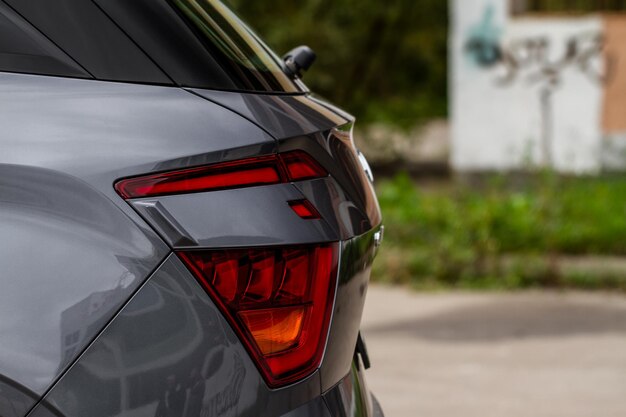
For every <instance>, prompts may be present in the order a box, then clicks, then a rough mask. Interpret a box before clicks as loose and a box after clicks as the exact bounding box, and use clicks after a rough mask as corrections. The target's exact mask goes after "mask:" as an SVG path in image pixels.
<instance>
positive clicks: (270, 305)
mask: <svg viewBox="0 0 626 417" xmlns="http://www.w3.org/2000/svg"><path fill="white" fill-rule="evenodd" d="M337 253H338V244H335V243H333V244H321V245H310V246H294V247H282V248H266V249H233V250H223V251H215V250H211V251H185V252H179V255H180V257H181V259H182V260H183V262H184V263H185V264H186V265H187V267H188V268H189V269H190V270H191V271H192V272H193V274H194V275H195V277H196V278H197V279H198V281H199V282H200V283H201V285H202V286H203V287H204V288H205V290H206V291H207V292H208V293H209V295H210V296H211V298H212V299H213V300H214V301H215V302H216V304H217V305H218V306H219V308H220V309H221V310H222V312H223V313H224V315H225V316H226V318H227V319H228V320H229V322H230V323H231V324H232V325H233V327H234V329H235V331H236V332H237V333H238V334H239V337H240V339H241V340H242V341H243V342H244V344H245V345H246V347H247V349H248V351H249V352H250V354H251V355H252V357H253V358H254V360H255V361H256V363H257V365H258V366H259V369H260V370H261V372H262V374H263V375H264V377H265V379H266V381H267V383H268V384H269V385H270V386H272V387H277V386H281V385H285V384H288V383H292V382H295V381H297V380H299V379H301V378H304V377H306V376H307V375H309V374H311V373H312V372H313V371H314V370H315V369H317V368H318V367H319V365H320V362H321V360H322V354H323V352H324V347H325V345H326V336H327V333H328V326H329V324H330V315H331V311H332V304H333V300H334V293H335V276H336V273H337Z"/></svg>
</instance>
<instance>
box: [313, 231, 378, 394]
mask: <svg viewBox="0 0 626 417" xmlns="http://www.w3.org/2000/svg"><path fill="white" fill-rule="evenodd" d="M376 231H377V229H372V230H371V231H369V232H367V233H365V234H363V235H361V236H357V237H355V238H353V239H350V240H348V241H345V242H343V244H342V252H341V260H340V264H339V277H338V283H337V293H336V296H335V306H334V308H333V319H332V322H331V325H330V332H329V335H328V342H327V343H326V352H325V353H324V360H323V361H322V365H321V368H320V374H321V380H322V391H327V390H329V389H330V388H331V387H332V386H334V385H335V384H337V382H338V381H340V380H341V379H342V378H344V376H345V375H346V374H348V372H349V371H350V365H351V363H352V359H353V357H354V349H355V346H356V339H357V337H358V334H359V328H360V323H361V316H362V314H363V306H364V305H365V295H366V293H367V285H368V283H369V278H370V270H371V267H372V262H373V260H374V257H375V255H376V247H375V245H374V234H375V233H376Z"/></svg>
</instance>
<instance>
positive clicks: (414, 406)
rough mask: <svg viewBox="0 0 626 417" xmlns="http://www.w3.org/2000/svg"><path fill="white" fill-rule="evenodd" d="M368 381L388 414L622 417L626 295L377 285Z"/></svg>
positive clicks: (369, 320)
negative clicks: (424, 290)
mask: <svg viewBox="0 0 626 417" xmlns="http://www.w3.org/2000/svg"><path fill="white" fill-rule="evenodd" d="M363 331H364V334H365V337H366V341H367V344H368V347H369V350H370V357H371V359H372V363H373V366H372V368H371V369H370V370H369V371H368V383H369V386H370V387H371V388H372V390H374V392H375V393H377V396H378V397H379V399H380V401H381V403H382V405H383V407H384V409H385V412H386V416H387V417H409V416H410V417H422V416H426V417H452V416H454V417H458V416H463V417H474V416H476V417H478V416H480V417H489V416H497V417H502V416H506V417H517V416H520V417H522V416H523V417H528V416H533V417H543V416H546V417H547V416H550V417H560V416H567V417H578V416H580V417H595V416H601V417H613V416H616V417H617V416H619V417H623V416H626V297H625V296H619V295H610V294H584V293H539V292H536V293H535V292H532V293H515V294H458V293H453V294H416V293H410V292H408V291H406V290H402V289H396V288H386V287H371V288H370V290H369V293H368V302H367V305H366V311H365V317H364V324H363Z"/></svg>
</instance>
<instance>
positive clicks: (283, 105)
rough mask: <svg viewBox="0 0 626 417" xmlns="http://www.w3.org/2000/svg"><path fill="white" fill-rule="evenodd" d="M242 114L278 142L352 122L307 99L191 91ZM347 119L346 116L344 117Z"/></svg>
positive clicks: (297, 96) (298, 96)
mask: <svg viewBox="0 0 626 417" xmlns="http://www.w3.org/2000/svg"><path fill="white" fill-rule="evenodd" d="M190 91H193V92H194V93H196V94H198V95H199V96H202V97H204V98H206V99H208V100H210V101H212V102H215V103H218V104H220V105H222V106H224V107H226V108H228V109H231V110H232V111H234V112H236V113H238V114H240V115H241V116H243V117H245V118H246V119H248V120H250V121H251V122H253V123H255V124H256V125H257V126H259V127H261V128H263V129H264V130H266V131H267V132H268V133H269V134H271V135H272V136H273V137H275V138H277V139H278V138H291V137H295V136H302V135H310V134H313V133H317V132H320V131H326V130H329V129H332V128H334V127H336V126H341V125H343V124H346V123H348V122H349V121H350V120H349V119H346V118H345V117H343V116H340V115H339V114H338V113H336V112H334V111H331V110H330V109H329V108H328V107H326V106H324V105H322V104H321V102H320V101H318V100H313V99H311V98H309V97H307V96H304V95H269V94H250V93H239V92H231V91H214V90H202V89H190ZM344 115H345V114H344Z"/></svg>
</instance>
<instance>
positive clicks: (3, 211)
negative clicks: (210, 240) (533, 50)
mask: <svg viewBox="0 0 626 417" xmlns="http://www.w3.org/2000/svg"><path fill="white" fill-rule="evenodd" d="M0 230H1V231H2V237H3V238H2V241H1V242H0V264H1V265H2V273H0V288H2V290H1V291H0V318H1V319H0V334H1V335H2V343H0V374H1V375H3V376H4V377H5V378H7V379H9V380H11V381H12V382H14V383H16V384H19V385H22V386H24V387H25V388H26V389H28V390H30V391H32V392H34V393H36V394H42V393H43V392H44V391H45V390H46V389H47V388H48V387H49V386H50V384H51V383H52V382H53V381H54V379H55V377H56V376H57V375H58V374H59V373H61V372H62V371H63V370H64V368H65V367H66V366H67V365H69V364H70V363H71V362H72V361H73V360H74V359H75V358H76V357H77V355H78V354H79V353H80V352H81V350H82V349H83V348H84V347H85V346H86V345H87V343H89V342H90V340H91V339H93V337H95V336H96V335H97V333H98V332H99V331H100V329H101V328H102V327H103V326H104V324H106V322H107V321H108V320H109V319H110V318H111V317H112V316H113V314H115V312H116V311H117V309H119V308H120V306H121V305H122V304H123V303H124V302H125V301H126V300H127V299H128V297H129V295H130V294H132V292H133V291H134V290H135V289H136V288H137V287H138V286H139V285H140V284H141V282H143V280H144V278H145V277H146V276H147V275H148V274H149V273H150V272H151V271H152V270H153V269H154V268H155V267H156V266H157V265H158V263H159V262H160V261H161V260H162V259H163V258H164V257H165V256H166V254H167V253H168V249H167V247H166V246H165V245H164V244H163V243H162V242H161V241H160V240H158V239H157V237H156V236H155V235H154V234H147V233H146V232H145V231H144V230H142V229H141V228H139V227H138V226H137V225H136V224H135V223H133V222H132V221H131V220H130V219H129V218H128V216H126V215H125V214H124V213H123V212H122V210H120V209H119V208H118V207H117V206H116V205H114V204H113V203H112V202H111V201H110V200H109V199H108V198H106V197H105V196H104V195H103V194H102V193H100V192H99V191H97V190H95V189H93V187H90V186H89V185H88V184H86V183H85V182H83V181H80V180H78V179H76V178H73V177H71V176H68V175H66V174H62V173H59V172H55V171H52V170H48V169H43V168H36V167H25V166H17V165H0ZM31 405H32V404H31Z"/></svg>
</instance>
